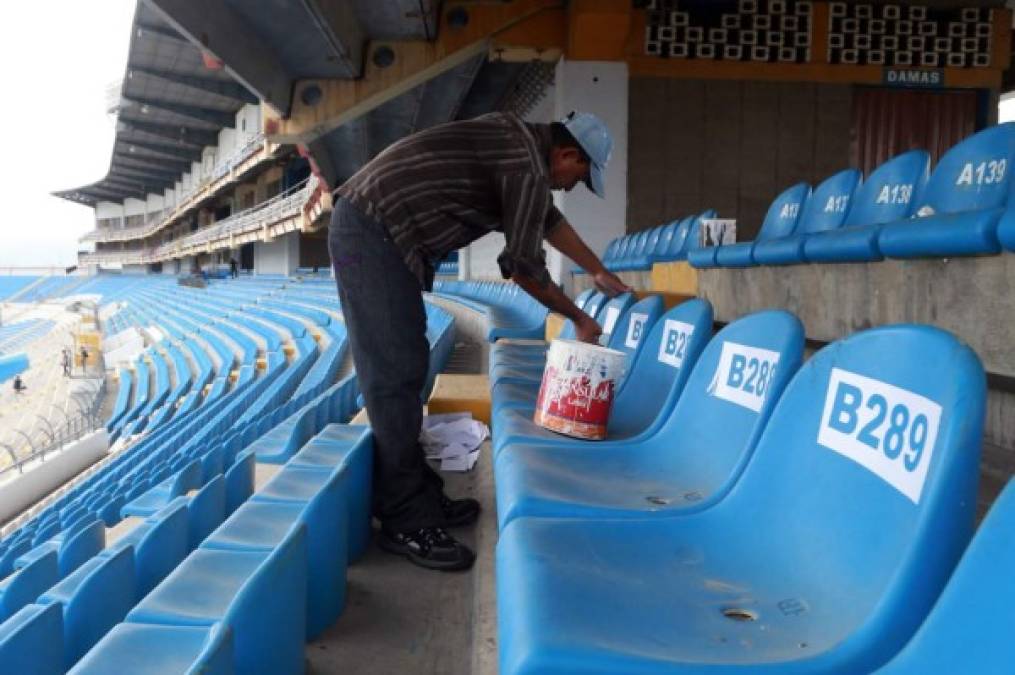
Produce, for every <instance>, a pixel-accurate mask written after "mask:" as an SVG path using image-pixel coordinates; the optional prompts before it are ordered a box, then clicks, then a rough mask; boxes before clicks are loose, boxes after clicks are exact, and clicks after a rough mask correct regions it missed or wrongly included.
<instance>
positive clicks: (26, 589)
mask: <svg viewBox="0 0 1015 675" xmlns="http://www.w3.org/2000/svg"><path fill="white" fill-rule="evenodd" d="M59 580H60V571H59V568H58V567H57V557H56V551H47V552H46V553H45V554H43V555H41V556H39V557H38V558H35V559H34V560H32V562H30V563H29V564H28V565H26V566H25V567H23V568H21V569H20V570H18V571H17V572H15V573H14V574H11V575H9V576H8V577H7V578H6V579H4V580H3V581H2V582H0V623H3V622H4V621H6V620H7V619H8V618H9V617H11V616H12V615H14V614H15V613H16V612H18V611H19V610H20V609H21V608H22V607H24V606H25V605H27V604H30V603H32V602H35V600H36V599H37V598H38V597H39V596H40V595H42V593H43V592H44V591H45V590H46V589H47V588H49V587H50V586H52V585H53V584H55V583H56V582H57V581H59Z"/></svg>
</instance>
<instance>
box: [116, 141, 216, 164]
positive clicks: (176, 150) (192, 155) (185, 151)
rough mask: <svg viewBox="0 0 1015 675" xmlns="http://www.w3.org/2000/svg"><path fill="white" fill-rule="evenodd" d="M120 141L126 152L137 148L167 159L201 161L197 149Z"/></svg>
mask: <svg viewBox="0 0 1015 675" xmlns="http://www.w3.org/2000/svg"><path fill="white" fill-rule="evenodd" d="M120 141H121V142H122V143H124V144H125V145H126V146H127V152H128V153H130V154H133V152H131V148H139V149H141V150H147V151H148V152H154V153H158V154H160V155H167V156H169V157H177V158H179V159H185V160H187V161H191V162H199V161H201V151H200V150H199V149H198V148H194V147H186V146H181V145H162V144H161V143H147V142H142V141H131V140H128V139H126V138H121V139H120Z"/></svg>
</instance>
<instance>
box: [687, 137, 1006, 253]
mask: <svg viewBox="0 0 1015 675" xmlns="http://www.w3.org/2000/svg"><path fill="white" fill-rule="evenodd" d="M1013 162H1015V123H1005V124H1000V125H998V126H994V127H990V128H988V129H986V130H984V131H981V132H979V133H977V134H975V135H973V136H971V137H969V138H967V139H966V140H964V141H962V142H961V143H959V144H957V145H955V146H954V147H952V148H951V149H950V150H948V152H947V153H945V154H944V156H942V157H941V159H940V161H939V162H938V163H937V166H936V167H935V168H934V171H933V172H932V173H929V165H930V158H929V156H928V154H927V153H926V152H923V151H922V150H913V151H910V152H906V153H903V154H902V155H899V156H897V157H894V158H893V159H891V160H889V161H887V162H885V163H884V164H882V165H881V166H880V167H878V168H877V169H875V170H874V171H872V172H871V174H870V175H869V176H868V177H867V180H866V181H863V182H861V176H860V173H859V172H858V171H856V170H855V169H847V170H845V171H841V172H839V173H837V174H835V175H834V176H831V177H830V178H828V179H826V180H825V181H823V182H822V183H821V184H819V185H818V186H817V187H815V188H814V190H813V192H812V191H811V190H810V187H809V186H808V185H806V184H805V183H801V184H798V185H794V186H793V187H791V188H789V189H787V190H786V191H785V192H783V193H782V194H781V195H779V197H777V198H776V200H775V201H774V202H773V203H772V205H771V207H770V208H769V210H768V214H767V215H766V217H765V221H764V222H763V223H762V226H761V230H760V232H759V234H758V237H757V238H756V239H755V240H754V241H751V242H743V243H738V244H733V245H729V246H719V247H709V248H701V249H698V250H694V251H692V252H691V253H690V255H689V256H688V260H689V261H690V263H691V264H692V265H693V266H695V267H716V266H720V267H748V266H751V265H785V264H796V263H804V262H872V261H879V260H883V259H884V258H885V257H890V258H903V259H905V258H920V257H950V256H963V255H988V254H996V253H1000V252H1001V250H1002V248H1007V249H1009V250H1015V211H1011V210H1010V209H1008V208H1007V207H1008V205H1009V204H1008V201H1009V193H1010V191H1011V190H1010V186H1011V185H1012V180H1011V172H1009V171H1008V167H1009V166H1011V165H1012V163H1013ZM928 174H929V175H928Z"/></svg>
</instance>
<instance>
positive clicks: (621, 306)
mask: <svg viewBox="0 0 1015 675" xmlns="http://www.w3.org/2000/svg"><path fill="white" fill-rule="evenodd" d="M635 299H636V298H635V297H634V294H633V293H621V294H620V295H618V296H617V297H615V298H612V299H610V300H609V301H608V302H607V303H606V304H605V305H603V308H602V309H601V310H600V311H599V317H598V321H599V324H600V325H601V326H602V328H603V336H602V340H603V344H609V342H610V339H611V337H612V335H613V331H614V330H615V329H616V327H617V321H618V320H619V319H620V317H621V315H622V314H624V313H625V312H627V310H628V308H630V307H631V305H633V304H634V301H635Z"/></svg>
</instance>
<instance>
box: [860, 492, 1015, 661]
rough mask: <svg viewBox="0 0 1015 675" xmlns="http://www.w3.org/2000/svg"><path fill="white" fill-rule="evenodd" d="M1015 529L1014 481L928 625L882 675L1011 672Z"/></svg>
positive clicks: (982, 527) (993, 508) (978, 533)
mask: <svg viewBox="0 0 1015 675" xmlns="http://www.w3.org/2000/svg"><path fill="white" fill-rule="evenodd" d="M1013 528H1015V482H1011V481H1009V483H1008V485H1007V486H1006V487H1005V489H1004V490H1003V491H1002V492H1001V494H1000V496H998V498H997V500H996V501H995V502H994V505H993V506H991V508H990V512H989V513H988V514H987V517H986V518H985V519H984V521H983V523H981V524H980V528H979V529H978V530H977V531H976V535H975V536H974V537H973V540H972V541H971V542H970V543H969V547H968V548H967V549H966V552H965V553H964V554H963V555H962V559H961V560H960V561H959V564H958V566H957V567H956V568H955V572H954V573H953V574H952V577H951V579H949V580H948V585H947V586H945V589H944V590H943V591H942V592H941V597H940V599H939V600H938V601H937V604H935V605H934V609H932V610H931V612H930V614H929V615H928V616H927V619H926V621H924V622H923V625H921V626H920V629H919V630H918V631H917V632H916V635H914V636H913V639H912V640H910V641H909V643H908V644H907V645H906V647H905V649H903V650H902V652H901V653H900V654H899V655H898V656H896V657H895V658H894V659H892V660H891V661H890V662H889V663H888V665H887V666H885V667H884V668H882V669H881V670H879V671H878V673H879V675H922V674H923V673H998V674H1001V673H1008V672H1011V670H1012V653H1011V630H1010V627H1011V626H1012V622H1013V620H1015V587H1013V586H1012V584H1011V571H1012V568H1013V567H1015V537H1012V532H1013Z"/></svg>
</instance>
